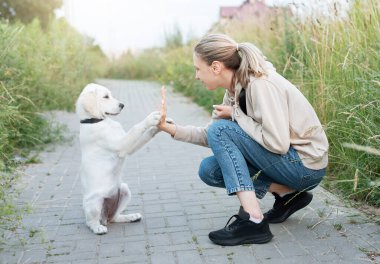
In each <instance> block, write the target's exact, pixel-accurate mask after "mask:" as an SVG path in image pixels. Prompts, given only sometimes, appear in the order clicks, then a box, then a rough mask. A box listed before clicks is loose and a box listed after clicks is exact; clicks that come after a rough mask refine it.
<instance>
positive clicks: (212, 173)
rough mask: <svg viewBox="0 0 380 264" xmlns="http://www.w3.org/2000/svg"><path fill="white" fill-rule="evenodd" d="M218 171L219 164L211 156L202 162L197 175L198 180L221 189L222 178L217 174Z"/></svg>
mask: <svg viewBox="0 0 380 264" xmlns="http://www.w3.org/2000/svg"><path fill="white" fill-rule="evenodd" d="M218 170H220V167H219V164H218V162H217V161H216V159H215V157H213V156H211V157H208V158H205V159H204V160H202V162H201V164H200V166H199V170H198V175H199V178H200V179H201V180H202V181H203V182H204V183H206V184H207V185H210V186H215V187H223V185H224V184H223V176H222V175H219V174H221V173H218Z"/></svg>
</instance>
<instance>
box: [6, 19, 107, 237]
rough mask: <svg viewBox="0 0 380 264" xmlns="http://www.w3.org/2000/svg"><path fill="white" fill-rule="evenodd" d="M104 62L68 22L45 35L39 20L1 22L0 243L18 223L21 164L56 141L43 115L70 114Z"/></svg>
mask: <svg viewBox="0 0 380 264" xmlns="http://www.w3.org/2000/svg"><path fill="white" fill-rule="evenodd" d="M105 60H106V59H105V57H104V55H103V54H102V53H100V52H99V49H97V48H96V47H94V46H93V45H92V44H91V43H89V40H88V39H86V38H84V37H83V36H81V35H80V34H79V33H77V32H75V31H74V30H73V29H72V28H71V27H69V26H68V25H67V24H66V22H65V21H64V20H54V21H52V22H51V23H50V24H49V25H48V26H47V28H46V30H42V29H41V27H40V24H39V21H38V20H34V21H33V22H32V23H30V24H28V25H26V26H25V25H22V24H20V23H15V24H8V23H1V22H0V61H1V64H0V243H1V242H2V241H1V236H3V235H4V230H5V229H8V230H12V229H14V227H15V226H16V225H17V223H18V220H19V218H20V213H21V212H20V211H18V209H17V207H15V206H14V204H13V198H14V196H15V194H16V193H15V190H14V189H13V188H14V185H15V183H16V179H17V175H16V173H15V168H16V167H17V165H19V160H22V159H27V155H28V150H29V149H31V148H33V149H34V150H38V147H39V146H41V145H44V144H46V143H50V142H52V141H56V140H57V133H58V132H57V126H56V125H54V124H51V123H50V122H48V121H47V120H46V119H45V118H42V116H41V114H40V113H41V112H42V111H45V110H52V109H65V110H72V109H73V108H74V103H75V99H76V98H77V96H78V94H79V93H80V90H81V89H82V87H83V86H84V85H85V84H86V83H88V82H90V81H93V79H94V78H95V76H96V77H101V76H102V75H103V72H105V69H104V65H105V63H104V61H105ZM58 129H59V128H58Z"/></svg>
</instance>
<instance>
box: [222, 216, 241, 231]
mask: <svg viewBox="0 0 380 264" xmlns="http://www.w3.org/2000/svg"><path fill="white" fill-rule="evenodd" d="M234 217H235V218H236V220H235V221H234V222H232V223H231V225H228V224H229V223H230V221H231V219H232V218H234ZM239 220H241V218H240V216H239V215H233V216H231V217H230V219H228V221H227V224H226V226H225V227H224V228H225V229H227V230H234V229H236V228H237V227H238V226H239V225H240V221H239Z"/></svg>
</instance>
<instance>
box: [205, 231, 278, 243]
mask: <svg viewBox="0 0 380 264" xmlns="http://www.w3.org/2000/svg"><path fill="white" fill-rule="evenodd" d="M209 238H210V240H211V241H212V242H214V243H215V244H217V245H221V246H238V245H243V244H265V243H268V242H269V241H271V240H272V238H273V235H272V234H271V233H269V234H265V235H260V236H253V237H247V238H244V239H241V238H240V239H229V240H218V239H214V238H211V237H210V236H209Z"/></svg>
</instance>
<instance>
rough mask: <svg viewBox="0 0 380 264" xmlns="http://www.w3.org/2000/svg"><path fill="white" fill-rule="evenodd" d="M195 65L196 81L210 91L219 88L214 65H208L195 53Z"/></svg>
mask: <svg viewBox="0 0 380 264" xmlns="http://www.w3.org/2000/svg"><path fill="white" fill-rule="evenodd" d="M193 63H194V68H195V79H197V80H199V81H201V82H202V83H203V85H204V86H206V88H207V90H209V91H212V90H215V89H216V88H218V78H217V77H218V75H217V74H215V71H214V70H213V67H212V65H208V64H207V63H206V62H205V61H204V60H202V59H201V58H199V57H198V56H197V55H196V54H195V53H194V54H193Z"/></svg>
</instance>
